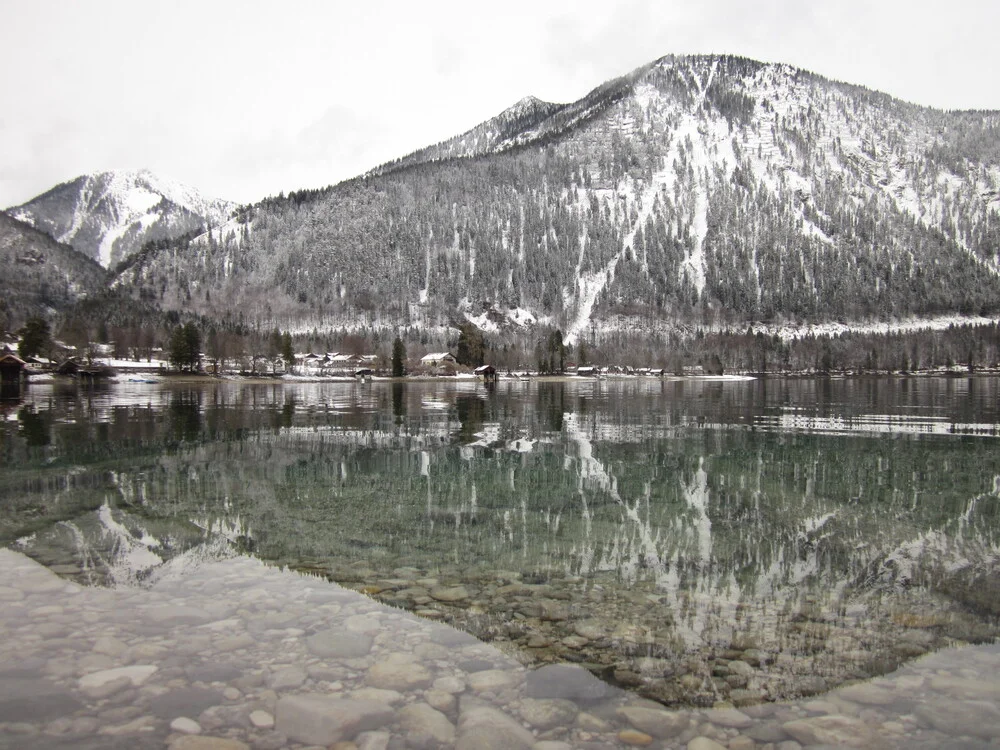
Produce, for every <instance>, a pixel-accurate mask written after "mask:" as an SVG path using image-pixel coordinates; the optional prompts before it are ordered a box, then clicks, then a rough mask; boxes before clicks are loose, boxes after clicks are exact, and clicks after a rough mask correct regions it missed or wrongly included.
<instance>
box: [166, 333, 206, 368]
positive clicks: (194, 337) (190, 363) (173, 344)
mask: <svg viewBox="0 0 1000 750" xmlns="http://www.w3.org/2000/svg"><path fill="white" fill-rule="evenodd" d="M200 359H201V333H200V332H199V331H198V326H196V325H195V324H194V323H185V324H184V325H180V326H177V327H176V328H175V329H174V330H173V333H172V334H171V335H170V363H171V364H172V365H173V366H174V367H176V368H177V369H179V370H187V371H189V372H194V371H196V370H197V369H198V366H199V363H200Z"/></svg>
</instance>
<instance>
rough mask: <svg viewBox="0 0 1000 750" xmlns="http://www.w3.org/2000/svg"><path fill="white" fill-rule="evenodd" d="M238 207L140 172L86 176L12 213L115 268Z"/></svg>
mask: <svg viewBox="0 0 1000 750" xmlns="http://www.w3.org/2000/svg"><path fill="white" fill-rule="evenodd" d="M234 208H235V204H233V203H230V202H228V201H222V200H215V199H210V198H205V197H204V196H202V195H201V194H200V193H199V192H198V191H197V190H195V189H194V188H192V187H189V186H187V185H184V184H182V183H179V182H175V181H172V180H167V179H164V178H162V177H159V176H157V175H154V174H153V173H151V172H149V171H147V170H140V171H128V172H102V173H99V174H93V175H84V176H81V177H78V178H76V179H75V180H71V181H70V182H66V183H63V184H61V185H57V186H56V187H54V188H52V189H51V190H49V191H48V192H46V193H43V194H42V195H39V196H37V197H36V198H33V199H32V200H30V201H28V202H27V203H25V204H23V205H21V206H17V207H15V208H12V209H10V211H9V213H10V214H11V215H12V216H14V217H15V218H17V219H19V220H21V221H24V222H26V223H28V224H30V225H32V226H34V227H35V228H36V229H39V230H41V231H43V232H47V233H48V234H51V235H52V236H53V237H55V239H56V240H58V241H59V242H63V243H66V244H68V245H71V246H73V247H74V248H75V249H77V250H78V251H79V252H81V253H83V254H84V255H87V256H89V257H91V258H94V259H95V260H97V261H98V262H99V263H100V264H101V265H103V266H104V267H105V268H110V267H112V266H113V265H115V264H117V263H119V262H121V261H122V260H124V259H126V258H127V257H129V256H130V255H132V254H133V253H135V252H136V251H138V250H139V249H140V248H141V247H142V246H143V245H144V244H146V243H147V242H150V241H154V240H165V239H173V238H176V237H180V236H181V235H184V234H188V233H191V232H195V231H199V230H201V229H202V228H204V227H205V226H206V225H210V224H211V225H218V224H221V223H223V222H225V221H226V219H227V218H228V216H229V214H230V213H231V212H232V210H233V209H234Z"/></svg>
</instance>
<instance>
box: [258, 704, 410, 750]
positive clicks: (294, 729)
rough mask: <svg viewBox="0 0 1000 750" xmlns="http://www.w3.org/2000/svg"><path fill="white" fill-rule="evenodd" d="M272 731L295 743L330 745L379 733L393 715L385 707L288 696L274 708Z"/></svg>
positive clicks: (393, 713) (392, 712) (393, 712)
mask: <svg viewBox="0 0 1000 750" xmlns="http://www.w3.org/2000/svg"><path fill="white" fill-rule="evenodd" d="M275 713H276V717H275V728H276V729H277V730H278V731H279V732H281V733H282V734H284V735H286V736H288V737H289V738H291V739H293V740H296V741H298V742H304V743H306V744H309V745H324V746H326V745H332V744H334V743H335V742H340V741H342V740H349V739H352V738H353V737H354V736H355V735H357V734H358V733H360V732H365V731H368V730H371V729H379V728H381V727H383V726H385V725H386V724H388V723H389V722H391V721H392V720H393V719H394V718H395V715H396V712H395V711H394V710H393V709H392V708H390V707H389V706H387V705H385V704H384V703H376V702H374V701H357V700H345V699H342V698H330V697H328V696H325V695H288V696H285V697H284V698H281V699H280V700H279V701H278V704H277V710H276V712H275Z"/></svg>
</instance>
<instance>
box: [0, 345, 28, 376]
mask: <svg viewBox="0 0 1000 750" xmlns="http://www.w3.org/2000/svg"><path fill="white" fill-rule="evenodd" d="M24 365H25V362H24V360H23V359H21V358H20V357H18V356H17V355H16V354H14V353H12V352H6V353H4V354H3V355H2V356H0V380H2V381H3V382H4V383H16V382H19V381H20V380H21V378H22V377H24Z"/></svg>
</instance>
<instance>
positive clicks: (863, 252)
mask: <svg viewBox="0 0 1000 750" xmlns="http://www.w3.org/2000/svg"><path fill="white" fill-rule="evenodd" d="M998 144H1000V115H996V114H991V113H961V112H958V113H955V112H941V111H937V110H932V109H929V108H925V107H920V106H917V105H914V104H909V103H906V102H902V101H899V100H896V99H893V98H892V97H890V96H888V95H886V94H881V93H878V92H874V91H870V90H868V89H865V88H862V87H860V86H852V85H849V84H844V83H838V82H835V81H829V80H826V79H823V78H822V77H820V76H817V75H814V74H811V73H808V72H806V71H802V70H798V69H795V68H792V67H790V66H787V65H780V64H768V63H760V62H757V61H753V60H748V59H745V58H736V57H730V56H715V55H713V56H692V57H687V56H677V57H675V56H668V57H664V58H660V59H659V60H656V61H654V62H652V63H650V64H649V65H645V66H642V67H641V68H638V69H636V70H635V71H632V72H631V73H628V74H626V75H624V76H622V77H620V78H617V79H615V80H613V81H609V82H607V83H604V84H602V85H600V86H598V87H597V88H595V89H594V90H593V91H591V92H590V93H589V94H587V95H586V96H585V97H583V98H582V99H580V100H579V101H577V102H573V103H570V104H564V105H562V104H547V103H545V102H540V101H538V100H536V99H532V98H527V99H525V100H522V101H521V102H519V103H518V104H516V105H514V106H513V107H511V108H510V109H508V110H506V111H505V112H503V113H501V114H500V115H498V116H497V117H495V118H491V119H490V120H488V121H486V122H484V123H482V124H481V125H480V126H477V127H476V128H473V129H471V130H469V131H467V132H465V133H463V134H461V135H459V136H456V137H455V138H452V139H449V140H445V141H442V142H441V143H438V144H436V145H432V146H429V147H428V148H426V149H423V150H421V151H418V152H415V153H414V154H411V155H409V156H406V157H404V158H402V159H400V160H398V161H396V162H392V163H389V164H386V165H383V166H382V167H379V168H377V169H375V170H373V171H372V172H371V173H369V174H368V175H366V176H364V177H362V178H359V179H356V180H351V181H348V182H345V183H342V184H341V185H338V186H336V187H334V188H331V189H330V190H329V191H326V192H324V193H322V194H317V195H315V196H308V198H303V197H302V196H298V197H296V198H295V199H292V198H289V199H287V200H275V201H271V202H267V203H262V204H260V205H258V206H255V207H252V208H249V209H248V210H247V211H246V212H244V214H245V215H244V216H241V217H240V219H239V221H238V222H236V224H235V225H232V227H231V228H228V227H227V228H226V229H225V230H224V231H219V230H221V229H222V227H221V226H220V225H217V231H214V232H212V233H211V236H210V237H205V236H204V235H203V239H202V240H196V241H194V242H191V243H189V245H190V246H189V247H188V246H184V247H180V246H178V248H176V251H172V252H170V253H160V254H152V253H151V254H149V257H143V258H141V262H138V261H137V263H136V265H135V267H134V269H130V270H129V272H128V275H127V276H123V277H122V278H121V279H120V283H121V284H123V285H135V286H145V287H147V288H150V289H153V288H159V289H160V291H161V298H162V299H165V300H168V301H169V304H181V303H182V304H183V305H184V306H185V309H188V307H189V306H191V305H194V306H195V307H196V308H197V309H198V311H199V312H203V313H204V314H208V315H215V314H226V313H227V312H228V311H229V310H231V309H232V308H233V306H234V305H236V304H240V305H242V306H241V308H240V309H241V311H242V312H244V313H245V314H247V315H255V316H257V315H260V316H266V317H265V319H266V325H268V326H273V325H275V324H277V325H282V326H290V327H295V326H297V325H299V324H300V323H301V322H302V321H304V320H308V321H310V325H312V324H313V323H314V322H315V324H316V325H318V326H320V327H324V326H331V325H334V324H336V325H353V324H356V322H357V321H358V320H361V319H364V320H367V321H369V322H371V323H372V324H374V323H375V321H379V322H380V324H381V322H385V324H386V325H388V326H394V325H395V326H398V325H401V324H405V325H411V324H413V325H418V326H422V327H423V326H427V327H431V326H435V325H445V324H448V323H449V322H451V321H454V320H456V319H461V318H460V317H459V316H462V315H464V316H466V317H467V318H468V319H470V320H474V321H475V322H476V324H477V325H480V326H484V327H486V328H488V329H489V330H491V331H492V329H493V327H494V326H495V327H496V328H497V330H498V331H502V330H504V329H505V328H506V327H507V325H508V322H507V321H508V320H512V319H511V318H510V316H509V315H508V314H507V313H506V312H504V311H513V310H519V311H527V313H530V316H529V315H525V316H522V317H523V318H524V319H525V320H528V319H530V320H534V321H536V324H537V325H552V326H554V327H558V328H561V329H562V330H563V331H564V332H565V337H566V340H567V341H568V342H569V343H576V342H578V341H583V340H586V341H588V342H590V341H591V339H592V337H594V336H597V337H602V336H603V335H604V334H605V333H606V332H607V333H608V335H611V334H610V331H611V330H612V328H611V326H613V325H617V322H620V321H623V320H628V321H629V324H628V326H626V327H625V328H621V330H646V331H664V330H675V329H685V327H686V326H690V325H691V324H693V323H696V322H697V324H698V325H700V326H703V327H704V326H709V327H712V326H715V327H720V328H725V327H727V326H737V325H738V326H739V327H741V328H744V327H745V325H746V324H747V323H750V322H761V321H764V322H767V323H769V324H773V325H776V326H781V325H785V324H791V323H795V324H812V325H815V324H820V323H825V322H831V321H839V320H855V321H861V320H886V319H893V320H901V319H911V318H913V319H917V318H921V319H929V318H936V317H938V316H942V315H951V314H956V313H961V314H963V315H966V316H969V315H981V316H986V317H990V316H993V315H995V314H997V313H998V312H1000V303H998V301H997V300H1000V277H998V274H997V269H998V268H1000V256H998V253H1000V147H998ZM445 161H447V163H443V162H445ZM69 225H70V224H68V225H67V226H69ZM265 228H266V231H258V230H263V229H265ZM248 290H251V291H252V292H253V294H252V295H249V294H248ZM195 292H197V293H195ZM254 295H255V297H256V299H257V300H259V303H258V304H257V307H256V308H248V307H246V306H245V305H243V302H242V301H243V300H245V299H247V298H248V296H254Z"/></svg>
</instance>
